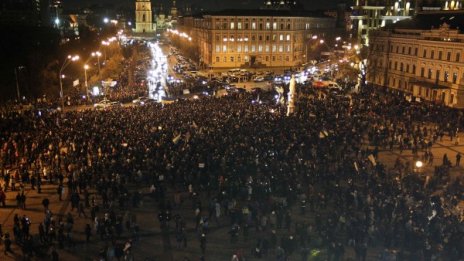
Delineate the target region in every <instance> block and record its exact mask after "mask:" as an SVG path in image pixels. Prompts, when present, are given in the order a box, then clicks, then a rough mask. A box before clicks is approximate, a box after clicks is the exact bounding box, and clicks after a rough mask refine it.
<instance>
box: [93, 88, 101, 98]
mask: <svg viewBox="0 0 464 261" xmlns="http://www.w3.org/2000/svg"><path fill="white" fill-rule="evenodd" d="M92 95H93V96H98V95H100V89H99V88H98V86H94V87H93V88H92Z"/></svg>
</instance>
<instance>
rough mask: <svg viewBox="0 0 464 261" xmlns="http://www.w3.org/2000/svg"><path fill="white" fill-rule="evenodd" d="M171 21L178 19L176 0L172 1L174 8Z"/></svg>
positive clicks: (172, 8)
mask: <svg viewBox="0 0 464 261" xmlns="http://www.w3.org/2000/svg"><path fill="white" fill-rule="evenodd" d="M171 19H172V20H176V19H177V7H176V0H172V7H171Z"/></svg>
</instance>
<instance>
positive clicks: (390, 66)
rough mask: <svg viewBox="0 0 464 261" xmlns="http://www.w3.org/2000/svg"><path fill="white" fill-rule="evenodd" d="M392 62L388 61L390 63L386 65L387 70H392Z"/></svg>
mask: <svg viewBox="0 0 464 261" xmlns="http://www.w3.org/2000/svg"><path fill="white" fill-rule="evenodd" d="M392 63H393V62H392V61H390V63H389V64H388V69H391V68H392Z"/></svg>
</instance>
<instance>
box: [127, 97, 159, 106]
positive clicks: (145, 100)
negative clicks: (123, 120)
mask: <svg viewBox="0 0 464 261" xmlns="http://www.w3.org/2000/svg"><path fill="white" fill-rule="evenodd" d="M151 102H154V100H153V99H151V98H150V97H138V98H137V99H134V100H132V103H133V104H137V105H145V104H148V103H151Z"/></svg>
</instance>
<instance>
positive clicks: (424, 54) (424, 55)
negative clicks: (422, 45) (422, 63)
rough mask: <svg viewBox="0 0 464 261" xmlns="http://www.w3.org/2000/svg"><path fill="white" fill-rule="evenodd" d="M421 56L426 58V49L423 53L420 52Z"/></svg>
mask: <svg viewBox="0 0 464 261" xmlns="http://www.w3.org/2000/svg"><path fill="white" fill-rule="evenodd" d="M422 57H423V58H427V50H424V53H423V54H422Z"/></svg>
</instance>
